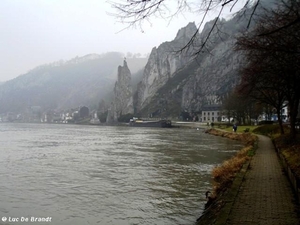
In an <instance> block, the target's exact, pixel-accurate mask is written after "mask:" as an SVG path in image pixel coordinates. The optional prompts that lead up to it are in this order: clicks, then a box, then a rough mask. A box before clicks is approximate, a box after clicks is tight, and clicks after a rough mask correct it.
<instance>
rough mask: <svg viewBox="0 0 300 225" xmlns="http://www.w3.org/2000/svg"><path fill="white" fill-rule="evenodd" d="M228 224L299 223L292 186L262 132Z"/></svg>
mask: <svg viewBox="0 0 300 225" xmlns="http://www.w3.org/2000/svg"><path fill="white" fill-rule="evenodd" d="M226 224H227V225H250V224H251V225H260V224H261V225H299V224H300V223H299V217H298V215H297V205H296V204H295V198H294V195H293V192H292V187H291V185H290V183H289V181H288V178H287V177H286V176H285V174H284V173H283V170H282V167H281V165H280V163H279V160H278V157H277V153H276V151H275V150H274V147H273V144H272V142H271V140H270V139H269V138H268V137H265V136H261V135H259V143H258V149H257V151H256V154H255V156H254V157H253V159H252V161H251V164H250V169H249V170H248V172H247V174H246V175H245V180H244V182H243V183H242V185H241V188H240V190H239V193H238V195H237V197H236V199H235V202H234V204H233V206H232V209H231V212H230V214H229V217H228V220H227V223H226Z"/></svg>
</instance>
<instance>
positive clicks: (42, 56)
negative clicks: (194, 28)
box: [0, 0, 200, 81]
mask: <svg viewBox="0 0 300 225" xmlns="http://www.w3.org/2000/svg"><path fill="white" fill-rule="evenodd" d="M107 12H114V10H113V9H112V8H111V6H110V5H109V4H108V3H107V2H106V1H105V0H1V6H0V29H1V36H0V46H1V51H0V61H1V64H0V81H6V80H9V79H12V78H14V77H17V76H19V75H21V74H24V73H26V72H28V70H30V69H33V68H34V67H36V66H39V65H42V64H46V63H51V62H54V61H58V60H61V59H63V60H69V59H71V58H74V57H76V56H84V55H86V54H90V53H97V54H101V53H105V52H110V51H118V52H123V53H125V54H126V53H127V52H132V53H141V54H146V53H150V51H151V49H152V48H153V47H155V46H159V45H160V44H161V43H162V42H165V41H171V40H173V39H174V38H175V36H176V33H177V31H178V30H179V29H180V28H182V27H184V26H186V25H187V24H188V23H189V22H193V21H195V22H196V23H197V17H196V15H192V14H188V13H186V14H185V15H184V16H183V15H181V16H178V17H177V18H174V19H173V20H172V22H171V23H169V21H168V20H163V19H153V20H151V22H152V25H150V24H145V26H144V27H143V28H144V29H143V30H144V32H141V30H139V29H133V28H130V29H126V30H123V28H125V27H126V25H125V24H121V23H119V22H118V20H117V18H115V17H113V16H110V15H108V13H107ZM198 19H199V20H200V16H198ZM122 30H123V31H122ZM120 31H121V32H120Z"/></svg>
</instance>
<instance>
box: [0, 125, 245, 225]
mask: <svg viewBox="0 0 300 225" xmlns="http://www.w3.org/2000/svg"><path fill="white" fill-rule="evenodd" d="M0 146H1V147H0V148H1V149H0V151H1V154H0V177H1V183H0V217H1V218H2V217H3V216H5V217H7V218H8V217H31V216H34V217H51V218H52V220H51V223H47V224H62V225H67V224H68V225H69V224H70V225H71V224H72V225H83V224H100V225H129V224H132V225H133V224H147V225H148V224H149V225H152V224H157V225H174V224H183V225H188V224H189V225H190V224H194V223H195V220H196V219H197V217H198V216H199V215H200V214H201V212H202V210H203V205H204V203H205V196H204V193H205V192H206V191H207V190H210V189H211V170H212V168H213V167H214V166H216V165H217V164H219V163H221V162H222V161H223V160H225V159H228V158H229V157H231V156H232V155H233V154H235V152H236V151H237V150H239V149H240V148H241V145H240V143H239V142H236V141H232V140H228V139H225V138H220V137H215V136H211V135H208V134H204V133H203V130H195V129H159V128H135V127H105V126H77V125H57V124H5V123H0ZM40 223H42V222H40ZM0 224H1V222H0ZM2 224H11V223H2ZM15 224H16V223H15ZM35 224H39V223H38V222H36V223H35ZM43 224H45V222H44V223H43Z"/></svg>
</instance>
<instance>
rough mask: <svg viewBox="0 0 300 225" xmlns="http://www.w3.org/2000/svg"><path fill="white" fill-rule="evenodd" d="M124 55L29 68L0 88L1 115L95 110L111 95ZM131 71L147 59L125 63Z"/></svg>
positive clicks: (95, 56)
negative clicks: (37, 109)
mask: <svg viewBox="0 0 300 225" xmlns="http://www.w3.org/2000/svg"><path fill="white" fill-rule="evenodd" d="M123 60H124V55H123V54H122V53H118V52H110V53H105V54H102V55H98V54H89V55H86V56H83V57H75V58H73V59H71V60H69V61H66V62H64V61H58V62H54V63H50V64H46V65H42V66H39V67H37V68H34V69H32V70H31V71H29V72H28V73H26V74H23V75H20V76H19V77H17V78H15V79H12V80H10V81H7V82H5V83H2V85H1V84H0V85H1V86H0V105H1V107H0V113H5V112H23V111H24V110H26V109H27V108H29V107H32V106H40V107H41V108H42V109H43V110H48V109H55V110H64V109H70V108H76V107H79V106H82V105H86V106H89V107H93V106H94V107H96V106H97V104H98V103H99V101H100V100H101V99H102V98H105V97H106V95H107V94H108V93H109V92H111V90H112V89H113V85H114V82H115V80H116V76H117V68H118V65H120V63H122V61H123ZM127 61H128V63H129V64H130V65H131V69H132V71H133V72H134V71H138V70H140V69H142V68H143V67H144V65H145V64H146V58H130V59H128V60H127Z"/></svg>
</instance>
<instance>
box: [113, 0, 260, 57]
mask: <svg viewBox="0 0 300 225" xmlns="http://www.w3.org/2000/svg"><path fill="white" fill-rule="evenodd" d="M108 3H110V4H111V6H112V7H113V8H114V9H115V10H116V12H115V13H111V15H113V16H115V17H116V18H118V19H119V22H121V23H124V24H126V27H125V28H124V29H126V28H129V27H135V28H138V29H140V30H141V31H142V32H144V31H143V25H144V23H149V24H151V23H152V22H151V20H152V19H153V18H161V19H165V20H167V21H168V22H169V23H171V22H172V20H173V18H174V17H177V16H179V15H184V14H185V13H193V14H195V15H196V16H197V17H199V15H200V22H199V24H198V26H197V30H196V31H195V33H194V35H193V36H192V38H191V39H190V40H189V41H188V42H187V43H186V44H185V45H184V46H183V47H182V48H181V49H180V50H179V51H183V50H185V49H187V48H191V47H193V45H194V42H195V40H196V38H197V35H198V34H199V31H200V29H201V28H202V26H203V25H204V23H205V21H206V19H207V17H208V13H209V12H211V11H215V12H216V14H217V16H216V18H215V20H214V24H213V26H212V28H211V30H210V32H209V33H208V34H207V36H206V37H205V38H204V39H203V41H202V43H201V45H200V46H198V45H197V47H196V48H198V49H197V50H196V51H194V54H195V55H198V54H199V53H200V52H201V51H202V49H203V48H204V47H205V45H206V43H207V41H208V39H209V37H210V36H211V34H212V32H213V30H214V29H216V27H217V22H218V21H219V19H220V18H221V17H222V16H223V14H224V11H225V9H229V11H232V10H234V11H243V10H244V9H246V8H249V7H253V11H252V13H251V16H250V19H249V23H248V26H249V24H250V22H251V18H252V16H253V15H254V12H255V10H256V8H257V6H258V5H259V3H260V0H200V1H199V0H198V1H196V0H108Z"/></svg>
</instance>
